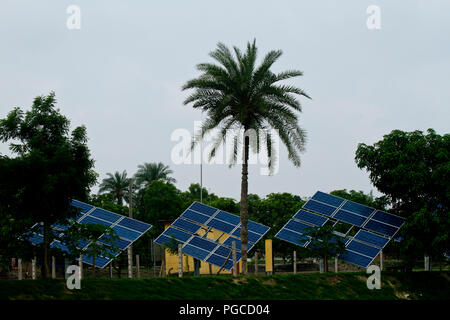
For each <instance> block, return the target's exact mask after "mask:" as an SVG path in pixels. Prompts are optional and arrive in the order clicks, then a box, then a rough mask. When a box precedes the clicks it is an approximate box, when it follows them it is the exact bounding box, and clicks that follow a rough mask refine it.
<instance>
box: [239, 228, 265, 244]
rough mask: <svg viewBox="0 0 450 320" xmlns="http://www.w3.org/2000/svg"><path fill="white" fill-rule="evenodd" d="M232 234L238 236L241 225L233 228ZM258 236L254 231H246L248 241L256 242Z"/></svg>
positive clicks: (259, 236)
mask: <svg viewBox="0 0 450 320" xmlns="http://www.w3.org/2000/svg"><path fill="white" fill-rule="evenodd" d="M232 235H233V236H235V237H239V238H240V237H241V227H239V228H237V229H236V230H234V232H233V233H232ZM260 238H261V235H259V234H257V233H254V232H252V231H248V241H250V242H253V243H256V242H258V241H259V239H260Z"/></svg>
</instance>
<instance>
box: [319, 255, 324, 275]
mask: <svg viewBox="0 0 450 320" xmlns="http://www.w3.org/2000/svg"><path fill="white" fill-rule="evenodd" d="M323 265H324V261H323V259H322V258H320V260H319V270H320V273H323V269H324V267H323Z"/></svg>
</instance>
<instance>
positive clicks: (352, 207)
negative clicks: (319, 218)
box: [342, 201, 374, 218]
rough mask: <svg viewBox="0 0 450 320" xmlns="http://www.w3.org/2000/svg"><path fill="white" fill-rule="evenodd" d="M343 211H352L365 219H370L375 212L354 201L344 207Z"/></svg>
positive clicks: (348, 202)
mask: <svg viewBox="0 0 450 320" xmlns="http://www.w3.org/2000/svg"><path fill="white" fill-rule="evenodd" d="M342 209H344V210H347V211H350V212H352V213H356V214H359V215H362V216H364V217H366V218H367V217H369V216H370V214H371V213H372V212H373V211H374V209H373V208H370V207H367V206H364V205H362V204H359V203H356V202H353V201H347V202H346V203H345V204H344V205H343V206H342Z"/></svg>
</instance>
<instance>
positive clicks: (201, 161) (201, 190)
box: [200, 111, 203, 203]
mask: <svg viewBox="0 0 450 320" xmlns="http://www.w3.org/2000/svg"><path fill="white" fill-rule="evenodd" d="M201 121H202V122H203V111H202V115H201ZM200 203H203V140H200Z"/></svg>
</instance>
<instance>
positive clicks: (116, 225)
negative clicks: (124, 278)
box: [28, 200, 152, 268]
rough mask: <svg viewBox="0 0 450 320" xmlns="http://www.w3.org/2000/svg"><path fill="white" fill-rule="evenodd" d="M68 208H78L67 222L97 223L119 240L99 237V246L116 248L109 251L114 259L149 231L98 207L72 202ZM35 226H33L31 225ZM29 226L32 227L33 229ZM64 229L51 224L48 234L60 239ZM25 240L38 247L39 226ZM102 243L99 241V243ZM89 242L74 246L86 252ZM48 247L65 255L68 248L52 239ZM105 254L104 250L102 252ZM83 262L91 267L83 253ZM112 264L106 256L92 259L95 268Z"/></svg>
mask: <svg viewBox="0 0 450 320" xmlns="http://www.w3.org/2000/svg"><path fill="white" fill-rule="evenodd" d="M71 205H72V206H73V207H75V208H77V209H79V211H80V213H79V214H78V215H77V216H76V217H75V218H74V219H69V220H71V221H76V222H78V223H81V224H100V225H104V226H107V227H111V229H113V230H114V231H115V232H116V235H117V236H118V237H119V239H113V240H110V239H108V237H109V236H107V235H102V236H101V237H100V238H99V243H100V245H102V244H103V245H104V246H106V247H110V245H112V246H114V247H115V248H118V249H120V251H118V252H114V251H111V250H110V251H109V253H110V254H111V255H113V256H114V257H117V256H118V255H119V254H120V253H121V251H122V250H125V249H127V248H128V247H129V246H130V245H131V244H132V243H133V242H135V241H136V240H137V239H139V238H140V237H141V236H142V235H143V234H144V233H145V232H147V231H148V230H150V228H151V227H152V226H151V225H150V224H148V223H145V222H141V221H138V220H135V219H132V218H129V217H125V216H122V215H120V214H117V213H114V212H111V211H107V210H104V209H101V208H97V207H94V206H92V205H90V204H87V203H84V202H81V201H78V200H72V202H71ZM35 226H37V225H35ZM35 226H33V227H35ZM67 228H68V225H61V224H57V223H55V224H53V225H52V226H51V231H52V232H53V234H54V235H55V236H56V237H60V238H61V237H62V236H64V231H65V230H66V229H67ZM28 240H29V241H30V242H31V243H33V244H35V245H38V244H41V243H42V242H43V241H44V237H43V232H42V227H40V228H38V229H37V230H36V231H35V232H32V233H31V234H30V237H29V238H28ZM102 240H103V241H102ZM89 245H90V242H88V241H80V242H79V243H78V245H77V247H78V248H79V249H82V250H86V249H87V248H88V246H89ZM50 248H57V249H60V250H62V251H64V252H67V253H69V248H67V247H66V246H65V245H64V244H63V243H61V242H60V241H59V240H54V241H52V243H50ZM106 250H107V251H108V249H106ZM82 257H83V262H85V263H87V264H90V265H92V264H93V258H92V257H89V256H87V255H86V254H84V255H83V256H82ZM111 261H112V258H110V257H102V256H99V257H95V266H96V267H99V268H104V267H106V266H107V265H108V263H110V262H111Z"/></svg>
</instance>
